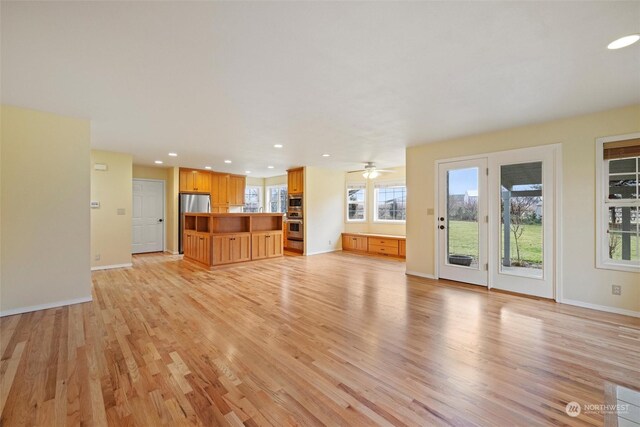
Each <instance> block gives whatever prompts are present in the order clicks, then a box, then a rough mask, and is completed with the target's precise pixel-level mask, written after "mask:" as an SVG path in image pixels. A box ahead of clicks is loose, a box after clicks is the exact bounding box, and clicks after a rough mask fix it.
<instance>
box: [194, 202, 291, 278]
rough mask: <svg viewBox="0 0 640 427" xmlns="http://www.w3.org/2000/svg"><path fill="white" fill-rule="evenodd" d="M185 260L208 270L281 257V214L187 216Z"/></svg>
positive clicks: (208, 214)
mask: <svg viewBox="0 0 640 427" xmlns="http://www.w3.org/2000/svg"><path fill="white" fill-rule="evenodd" d="M183 219H184V221H183V222H182V223H183V227H184V230H183V238H184V259H186V260H189V261H194V262H197V263H199V264H201V265H204V266H206V267H212V266H216V265H222V264H231V263H236V262H246V261H253V260H260V259H267V258H275V257H281V256H282V254H283V251H282V247H283V239H282V236H283V228H282V220H283V215H282V214H281V213H186V214H184V218H183Z"/></svg>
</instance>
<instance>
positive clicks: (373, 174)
mask: <svg viewBox="0 0 640 427" xmlns="http://www.w3.org/2000/svg"><path fill="white" fill-rule="evenodd" d="M379 176H380V172H378V171H376V170H373V171H371V172H369V179H375V178H377V177H379Z"/></svg>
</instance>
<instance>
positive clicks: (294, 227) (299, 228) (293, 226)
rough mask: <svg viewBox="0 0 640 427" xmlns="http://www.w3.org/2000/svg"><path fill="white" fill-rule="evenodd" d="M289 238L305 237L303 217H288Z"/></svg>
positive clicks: (299, 238) (298, 238)
mask: <svg viewBox="0 0 640 427" xmlns="http://www.w3.org/2000/svg"><path fill="white" fill-rule="evenodd" d="M287 239H289V240H302V239H304V225H303V224H302V220H301V219H287Z"/></svg>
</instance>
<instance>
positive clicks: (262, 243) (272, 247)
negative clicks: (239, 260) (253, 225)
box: [251, 231, 283, 259]
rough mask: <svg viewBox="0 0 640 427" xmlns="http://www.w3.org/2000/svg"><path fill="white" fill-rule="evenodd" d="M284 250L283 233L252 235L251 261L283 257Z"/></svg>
mask: <svg viewBox="0 0 640 427" xmlns="http://www.w3.org/2000/svg"><path fill="white" fill-rule="evenodd" d="M282 250H283V248H282V231H267V232H264V233H252V234H251V259H264V258H273V257H277V256H281V255H282Z"/></svg>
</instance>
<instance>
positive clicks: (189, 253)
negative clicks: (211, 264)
mask: <svg viewBox="0 0 640 427" xmlns="http://www.w3.org/2000/svg"><path fill="white" fill-rule="evenodd" d="M192 237H193V236H192V235H191V234H190V233H184V234H183V239H184V242H182V251H183V252H184V256H186V257H187V258H193V249H192V247H191V245H192Z"/></svg>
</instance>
